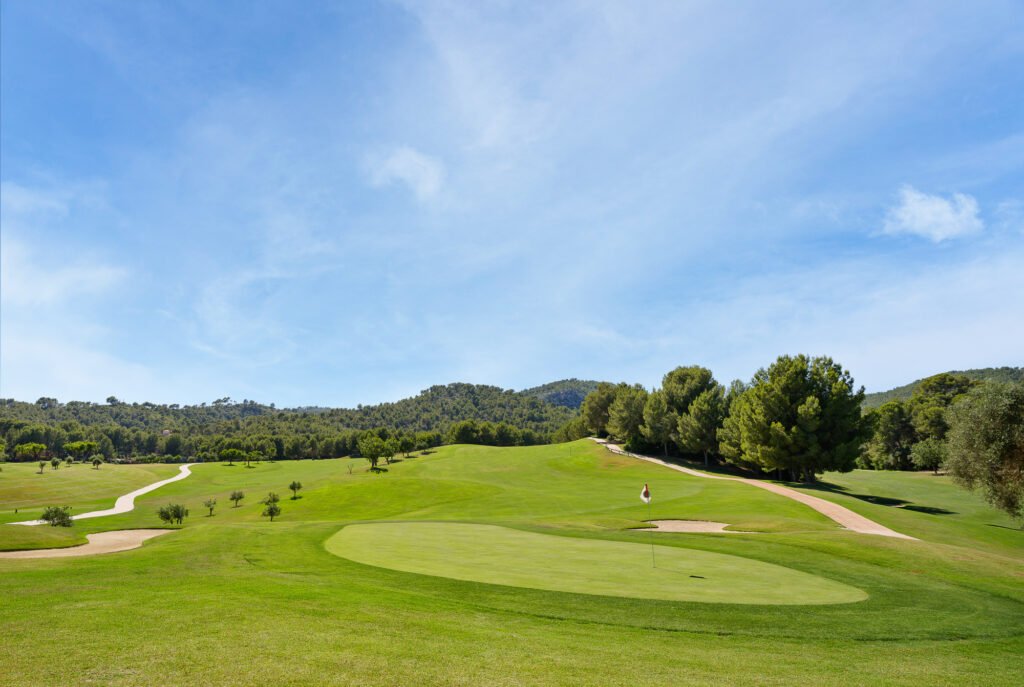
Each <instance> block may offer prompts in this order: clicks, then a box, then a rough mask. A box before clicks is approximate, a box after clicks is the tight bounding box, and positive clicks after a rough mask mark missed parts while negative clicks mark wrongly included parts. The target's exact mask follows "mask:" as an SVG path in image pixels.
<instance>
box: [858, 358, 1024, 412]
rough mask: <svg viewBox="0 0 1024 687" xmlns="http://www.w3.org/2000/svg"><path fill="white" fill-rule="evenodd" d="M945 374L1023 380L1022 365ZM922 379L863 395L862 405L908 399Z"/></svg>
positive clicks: (872, 405) (973, 378) (866, 406)
mask: <svg viewBox="0 0 1024 687" xmlns="http://www.w3.org/2000/svg"><path fill="white" fill-rule="evenodd" d="M947 374H951V375H953V376H957V377H959V376H963V377H967V378H968V379H970V380H972V381H992V382H1020V381H1024V367H985V368H981V369H977V370H951V371H950V372H948V373H947ZM922 381H924V380H922V379H917V380H914V381H913V382H911V383H910V384H904V385H903V386H898V387H896V388H895V389H889V390H888V391H877V392H875V393H873V394H865V395H864V407H865V408H876V407H878V406H880V405H882V404H883V403H885V402H886V401H909V400H910V397H911V396H913V395H914V389H916V388H917V386H918V385H919V384H920V383H921V382H922Z"/></svg>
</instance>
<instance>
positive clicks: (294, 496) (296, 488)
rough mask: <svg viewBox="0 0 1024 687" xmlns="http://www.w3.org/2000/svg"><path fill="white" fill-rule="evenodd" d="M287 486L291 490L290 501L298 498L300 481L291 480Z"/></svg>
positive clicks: (300, 486)
mask: <svg viewBox="0 0 1024 687" xmlns="http://www.w3.org/2000/svg"><path fill="white" fill-rule="evenodd" d="M288 488H289V489H291V490H292V501H294V500H295V499H297V498H299V489H302V482H298V481H295V482H292V483H291V484H289V485H288Z"/></svg>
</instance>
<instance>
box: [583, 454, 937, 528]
mask: <svg viewBox="0 0 1024 687" xmlns="http://www.w3.org/2000/svg"><path fill="white" fill-rule="evenodd" d="M594 441H596V442H597V443H598V444H601V445H602V446H604V447H605V448H606V449H608V450H609V451H611V452H612V453H618V454H619V455H623V456H631V457H633V458H639V459H640V460H646V461H647V462H648V463H654V464H656V465H663V466H664V467H667V468H670V469H672V470H678V471H679V472H685V473H686V474H688V475H693V476H694V477H704V478H706V479H726V480H732V481H733V482H743V483H744V484H749V485H751V486H754V487H758V488H760V489H765V490H767V491H770V492H772V493H774V494H778V495H779V496H785V497H787V498H791V499H793V500H794V501H799V502H800V503H802V504H804V505H806V506H810V507H811V508H813V509H814V510H816V511H818V512H819V513H821V514H822V515H824V516H825V517H827V518H830V519H832V520H834V521H835V522H837V523H839V524H840V525H841V526H842V527H844V528H846V529H848V530H850V531H852V532H860V533H861V534H878V535H881V536H883V537H897V538H899V539H913V540H914V541H917V538H916V537H909V536H907V535H905V534H900V533H899V532H896V531H894V530H891V529H889V528H888V527H886V526H885V525H879V524H878V523H877V522H875V521H874V520H868V519H867V518H865V517H864V516H863V515H860V514H859V513H854V512H853V511H852V510H850V509H849V508H845V507H844V506H840V505H839V504H838V503H832V502H831V501H826V500H825V499H822V498H818V497H817V496H811V495H810V494H804V493H803V492H799V491H797V490H795V489H790V488H789V487H784V486H782V485H779V484H772V483H771V482H762V481H761V480H757V479H747V478H743V477H722V476H721V475H709V474H706V473H703V472H698V471H697V470H691V469H690V468H686V467H683V466H682V465H673V464H672V463H666V462H665V461H663V460H659V459H657V458H652V457H650V456H642V455H640V454H638V453H629V452H627V451H623V450H622V449H621V448H619V447H618V446H616V445H615V444H612V443H610V442H608V441H605V440H604V439H596V438H595V439H594Z"/></svg>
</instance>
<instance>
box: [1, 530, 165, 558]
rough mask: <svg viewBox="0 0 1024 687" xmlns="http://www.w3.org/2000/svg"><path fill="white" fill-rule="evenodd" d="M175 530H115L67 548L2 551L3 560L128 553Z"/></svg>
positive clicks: (98, 533)
mask: <svg viewBox="0 0 1024 687" xmlns="http://www.w3.org/2000/svg"><path fill="white" fill-rule="evenodd" d="M173 531H174V530H114V531H113V532H97V533H96V534H87V535H85V538H86V539H88V540H89V543H88V544H82V545H81V546H65V547H63V548H60V549H33V550H31V551H0V559H2V558H66V557H69V556H91V555H93V554H97V553H114V552H115V551H127V550H129V549H137V548H139V547H140V546H142V542H144V541H146V540H147V539H152V538H153V537H159V536H160V535H161V534H167V533H168V532H173Z"/></svg>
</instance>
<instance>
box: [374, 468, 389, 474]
mask: <svg viewBox="0 0 1024 687" xmlns="http://www.w3.org/2000/svg"><path fill="white" fill-rule="evenodd" d="M387 471H388V469H387V468H370V472H376V473H381V472H387Z"/></svg>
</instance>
